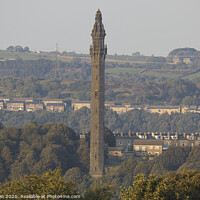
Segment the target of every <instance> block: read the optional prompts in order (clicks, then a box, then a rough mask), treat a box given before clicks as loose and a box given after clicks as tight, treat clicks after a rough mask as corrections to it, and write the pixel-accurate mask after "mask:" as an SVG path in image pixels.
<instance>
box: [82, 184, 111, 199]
mask: <svg viewBox="0 0 200 200" xmlns="http://www.w3.org/2000/svg"><path fill="white" fill-rule="evenodd" d="M112 190H113V188H112V186H111V185H108V186H107V187H104V186H95V187H93V188H92V189H89V190H88V191H87V192H86V193H85V195H84V199H85V200H94V199H98V200H111V199H112V197H113V194H112Z"/></svg>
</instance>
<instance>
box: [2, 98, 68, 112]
mask: <svg viewBox="0 0 200 200" xmlns="http://www.w3.org/2000/svg"><path fill="white" fill-rule="evenodd" d="M65 107H66V104H65V103H64V102H63V101H62V99H43V100H41V101H35V100H33V99H32V98H13V99H10V98H0V110H8V111H28V112H30V111H32V112H34V111H39V110H46V111H49V112H64V111H65Z"/></svg>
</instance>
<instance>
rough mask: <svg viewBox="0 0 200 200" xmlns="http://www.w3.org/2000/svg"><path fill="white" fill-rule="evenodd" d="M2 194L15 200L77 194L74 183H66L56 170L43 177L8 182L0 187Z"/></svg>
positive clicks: (36, 176)
mask: <svg viewBox="0 0 200 200" xmlns="http://www.w3.org/2000/svg"><path fill="white" fill-rule="evenodd" d="M0 194H1V195H4V196H6V195H11V194H14V195H16V196H15V198H16V197H18V198H20V197H21V195H22V196H26V195H27V196H28V195H39V196H43V197H45V199H48V198H50V197H48V195H74V196H75V195H77V192H76V190H75V188H74V183H73V182H64V181H63V177H62V176H61V171H60V170H54V171H49V172H46V173H44V174H42V175H30V176H27V175H26V176H24V178H23V179H19V180H14V181H10V182H6V183H5V184H3V185H1V186H0ZM11 198H12V197H11ZM27 199H28V197H27ZM74 199H78V198H74ZM79 199H80V198H79Z"/></svg>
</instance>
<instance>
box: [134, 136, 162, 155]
mask: <svg viewBox="0 0 200 200" xmlns="http://www.w3.org/2000/svg"><path fill="white" fill-rule="evenodd" d="M162 149H163V141H162V140H156V139H147V140H143V139H135V140H134V142H133V150H134V151H135V152H136V154H137V155H149V156H158V155H160V154H162Z"/></svg>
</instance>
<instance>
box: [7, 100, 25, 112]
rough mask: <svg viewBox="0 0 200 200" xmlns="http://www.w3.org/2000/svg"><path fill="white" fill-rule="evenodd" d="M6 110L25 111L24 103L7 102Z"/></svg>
mask: <svg viewBox="0 0 200 200" xmlns="http://www.w3.org/2000/svg"><path fill="white" fill-rule="evenodd" d="M6 108H7V110H9V111H24V110H25V107H24V101H7V102H6Z"/></svg>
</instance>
